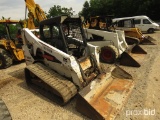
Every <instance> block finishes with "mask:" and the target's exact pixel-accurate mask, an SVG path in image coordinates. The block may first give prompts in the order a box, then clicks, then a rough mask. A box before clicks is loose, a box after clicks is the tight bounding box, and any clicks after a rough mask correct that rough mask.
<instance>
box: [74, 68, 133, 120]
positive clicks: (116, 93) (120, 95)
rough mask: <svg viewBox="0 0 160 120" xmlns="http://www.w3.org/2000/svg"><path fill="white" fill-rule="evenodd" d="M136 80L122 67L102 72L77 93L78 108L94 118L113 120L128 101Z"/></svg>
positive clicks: (97, 119)
mask: <svg viewBox="0 0 160 120" xmlns="http://www.w3.org/2000/svg"><path fill="white" fill-rule="evenodd" d="M133 87H134V81H133V80H132V76H131V75H130V74H128V73H127V72H125V71H124V70H122V69H121V68H120V67H118V66H117V67H116V68H114V69H113V70H112V71H111V72H110V73H107V74H101V75H100V76H98V78H97V79H95V80H94V81H92V82H91V83H90V84H89V85H88V86H86V87H85V88H84V89H82V90H81V91H80V92H79V93H78V95H77V103H76V109H77V111H79V112H81V113H82V114H84V115H86V116H88V117H89V118H91V119H92V120H104V119H106V120H112V119H114V118H115V117H116V115H117V114H118V112H119V111H120V110H121V109H122V107H123V105H124V104H125V102H126V101H127V99H128V97H129V95H130V93H131V91H132V89H133Z"/></svg>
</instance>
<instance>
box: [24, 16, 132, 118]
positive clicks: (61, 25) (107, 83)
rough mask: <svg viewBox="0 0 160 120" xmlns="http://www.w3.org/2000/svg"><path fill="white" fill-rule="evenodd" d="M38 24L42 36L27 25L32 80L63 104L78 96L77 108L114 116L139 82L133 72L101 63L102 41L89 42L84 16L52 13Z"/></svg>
mask: <svg viewBox="0 0 160 120" xmlns="http://www.w3.org/2000/svg"><path fill="white" fill-rule="evenodd" d="M39 30H40V39H39V38H37V37H36V36H35V35H34V34H33V33H32V32H31V31H30V30H29V29H28V28H24V29H23V31H22V38H23V42H24V46H23V49H24V55H25V60H26V68H25V79H26V83H27V85H28V86H30V87H32V88H33V89H35V90H38V91H39V92H40V93H41V94H43V95H45V96H46V97H48V98H49V99H51V100H53V101H55V102H57V103H59V104H60V105H65V104H66V103H68V102H69V101H70V100H71V99H72V98H73V97H74V96H76V97H77V103H76V109H77V111H79V112H81V113H82V114H84V115H86V116H88V117H89V118H91V119H93V120H102V119H106V120H109V119H110V120H111V119H114V118H115V117H116V115H117V113H118V112H119V111H120V110H121V108H122V107H123V105H124V104H125V102H126V101H127V99H128V97H129V95H130V93H131V91H132V89H133V87H134V81H133V80H132V76H131V75H130V74H128V73H127V72H126V71H124V70H123V69H121V68H120V67H119V66H114V65H113V66H108V67H107V68H106V70H104V69H103V67H101V65H100V63H99V55H98V54H99V47H98V46H94V45H91V44H89V43H87V41H86V37H85V33H84V30H83V27H82V19H81V17H78V16H77V17H75V16H74V17H69V16H67V15H62V16H57V17H54V18H50V19H47V20H44V21H41V22H40V27H39ZM73 31H74V32H73ZM80 37H81V39H77V38H80ZM76 94H77V95H76Z"/></svg>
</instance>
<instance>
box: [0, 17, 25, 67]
mask: <svg viewBox="0 0 160 120" xmlns="http://www.w3.org/2000/svg"><path fill="white" fill-rule="evenodd" d="M0 24H4V26H5V29H6V35H4V34H1V38H0V69H2V68H7V67H9V66H11V65H12V63H13V61H22V60H24V54H23V50H22V44H23V43H22V39H21V37H20V34H21V31H20V30H19V31H17V36H12V35H11V33H10V28H9V25H10V24H12V25H15V24H20V22H19V21H18V20H5V19H4V20H0ZM13 37H14V38H13Z"/></svg>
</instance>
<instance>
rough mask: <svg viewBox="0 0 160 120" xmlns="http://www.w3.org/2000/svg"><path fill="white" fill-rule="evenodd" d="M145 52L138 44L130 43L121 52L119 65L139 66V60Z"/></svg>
mask: <svg viewBox="0 0 160 120" xmlns="http://www.w3.org/2000/svg"><path fill="white" fill-rule="evenodd" d="M145 54H147V52H146V51H145V50H143V49H142V48H141V47H140V46H139V45H136V44H134V45H132V46H131V47H130V48H129V50H127V51H125V52H123V54H122V55H121V57H120V62H119V63H120V65H125V66H131V67H140V66H141V64H140V63H141V62H142V61H143V59H144V57H145Z"/></svg>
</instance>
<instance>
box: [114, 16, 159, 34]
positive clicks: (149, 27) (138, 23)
mask: <svg viewBox="0 0 160 120" xmlns="http://www.w3.org/2000/svg"><path fill="white" fill-rule="evenodd" d="M127 19H128V20H129V19H134V24H135V27H137V28H139V29H140V30H141V31H142V32H148V33H153V32H154V31H155V30H159V25H158V24H157V23H155V22H154V21H152V20H151V19H150V18H149V17H147V16H133V17H123V18H114V19H112V22H118V21H121V20H127Z"/></svg>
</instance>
